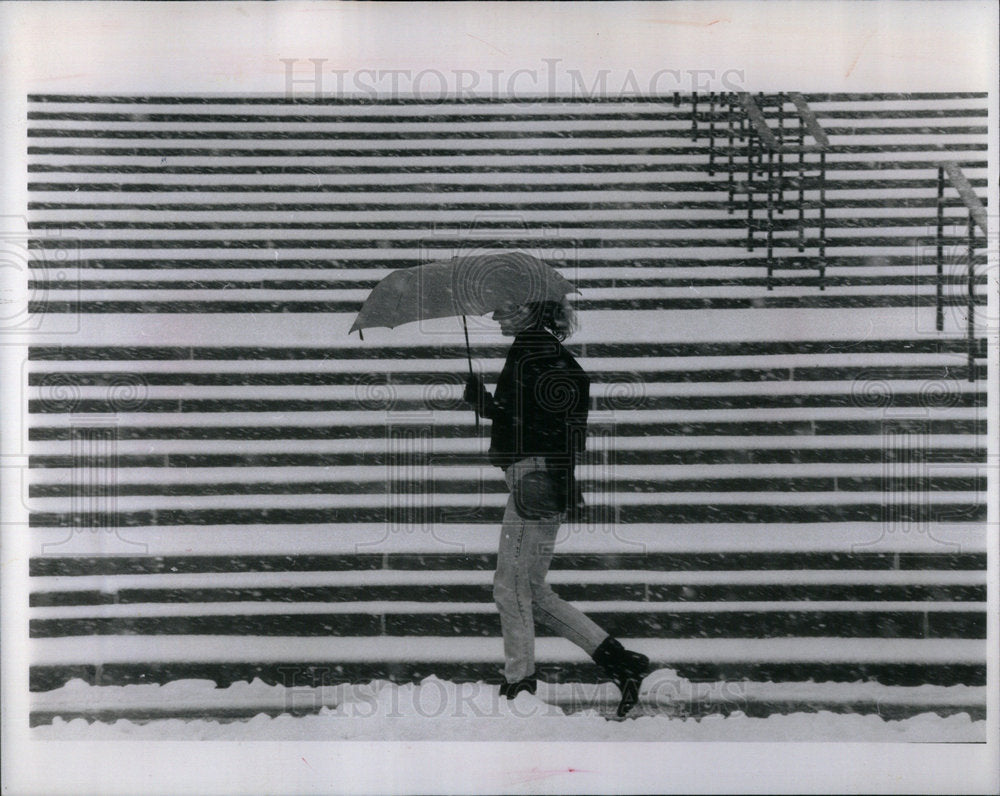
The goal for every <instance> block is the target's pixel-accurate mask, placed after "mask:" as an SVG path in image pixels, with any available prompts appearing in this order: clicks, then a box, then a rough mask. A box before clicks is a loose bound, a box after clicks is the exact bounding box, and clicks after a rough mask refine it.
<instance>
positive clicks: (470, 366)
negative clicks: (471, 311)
mask: <svg viewBox="0 0 1000 796" xmlns="http://www.w3.org/2000/svg"><path fill="white" fill-rule="evenodd" d="M462 329H463V330H464V331H465V356H466V357H467V358H468V360H469V377H470V378H471V377H472V376H473V375H474V374H473V373H472V349H471V348H470V347H469V327H468V326H467V325H466V323H465V316H464V315H463V316H462ZM472 411H473V413H475V415H476V430H477V431H478V430H479V412H477V411H476V408H475V407H473V408H472Z"/></svg>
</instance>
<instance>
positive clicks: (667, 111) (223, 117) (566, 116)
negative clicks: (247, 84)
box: [28, 98, 987, 124]
mask: <svg viewBox="0 0 1000 796" xmlns="http://www.w3.org/2000/svg"><path fill="white" fill-rule="evenodd" d="M699 99H701V100H702V104H701V109H700V113H699V121H700V122H704V121H711V120H712V119H713V112H712V111H706V110H705V109H704V108H705V104H707V103H708V102H711V103H713V104H714V105H715V107H716V110H715V111H714V119H715V120H718V121H725V120H726V119H727V116H726V112H725V111H724V110H723V109H722V108H721V106H723V105H724V104H725V102H724V100H719V101H716V100H714V99H709V98H699ZM600 110H603V109H600ZM813 113H814V114H815V116H816V118H817V119H912V118H927V119H945V118H965V117H981V118H986V115H987V111H986V108H904V109H898V110H897V109H892V110H889V109H884V108H883V109H875V110H871V109H861V108H851V109H849V110H827V109H824V108H817V109H814V110H813ZM764 116H765V118H778V117H779V114H778V113H777V112H775V111H774V110H771V109H768V110H766V111H764ZM690 118H691V112H690V110H689V109H687V108H684V109H678V110H674V109H673V108H672V107H666V108H660V109H657V110H655V111H633V112H624V111H610V112H604V113H594V112H593V111H591V112H589V113H588V114H587V115H585V116H583V115H581V114H580V113H545V114H536V113H533V114H531V115H530V116H528V115H525V114H516V113H507V114H472V113H467V114H461V113H458V114H438V115H431V114H428V115H426V116H416V115H412V116H411V115H409V114H408V115H406V116H400V115H399V114H391V115H381V116H378V115H370V116H369V115H365V116H360V115H339V116H338V115H334V114H321V115H317V114H312V115H307V114H296V115H288V114H285V115H278V114H273V115H271V114H220V113H144V114H139V115H137V114H134V113H107V112H104V113H96V112H91V113H86V112H81V111H28V120H29V121H34V120H37V121H84V122H132V123H136V122H139V123H157V122H163V123H168V124H184V123H195V122H202V123H226V122H232V123H234V124H261V123H270V122H278V123H286V124H296V123H297V124H306V123H309V124H313V123H328V124H351V123H361V124H375V123H389V124H391V123H397V124H398V123H401V122H406V123H419V124H427V123H434V122H441V123H444V122H452V123H475V122H486V123H496V122H526V121H529V120H530V121H532V122H535V121H589V120H591V119H602V120H604V119H607V120H613V121H622V122H626V121H640V120H648V121H666V120H668V119H690ZM784 118H785V119H786V120H789V121H791V120H793V119H794V118H795V116H794V112H792V113H785V114H784Z"/></svg>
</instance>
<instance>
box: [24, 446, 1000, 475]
mask: <svg viewBox="0 0 1000 796" xmlns="http://www.w3.org/2000/svg"><path fill="white" fill-rule="evenodd" d="M28 461H29V464H28V466H29V467H30V468H32V469H35V468H52V467H60V468H69V467H79V466H80V461H79V459H78V458H74V457H73V456H72V455H45V456H31V457H30V458H29V460H28ZM585 461H586V462H587V463H593V464H609V465H623V464H799V463H805V464H822V463H838V464H845V463H866V464H873V463H893V462H903V463H905V464H906V465H907V466H909V465H911V464H912V463H913V462H914V461H927V462H935V463H946V462H962V463H984V462H985V461H986V449H985V447H983V446H982V445H979V446H975V445H970V446H969V447H967V448H961V447H943V448H931V449H927V448H924V449H921V450H920V451H919V452H918V451H911V450H908V449H902V448H901V449H899V450H887V449H885V448H876V447H872V448H839V447H837V448H827V449H824V448H733V449H701V448H697V449H679V450H617V451H612V452H610V453H609V454H608V455H607V457H606V458H605V457H604V456H603V454H589V455H588V457H587V458H586V459H585ZM87 465H88V466H89V467H92V468H115V467H120V468H127V467H350V466H356V465H360V466H381V465H385V466H392V467H415V466H428V467H431V466H442V467H443V466H448V465H465V466H487V465H488V462H487V461H486V457H485V456H478V455H470V454H464V455H463V454H458V453H455V454H450V453H440V454H434V455H433V457H424V456H421V455H419V454H399V455H396V456H392V455H387V454H385V453H381V452H373V453H258V454H240V453H172V454H159V455H126V454H120V455H118V456H115V457H112V458H106V457H100V456H91V457H88V458H87Z"/></svg>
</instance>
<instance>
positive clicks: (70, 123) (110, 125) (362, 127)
mask: <svg viewBox="0 0 1000 796" xmlns="http://www.w3.org/2000/svg"><path fill="white" fill-rule="evenodd" d="M175 112H176V111H175ZM185 112H186V113H197V112H198V111H195V110H189V111H180V113H185ZM245 113H247V114H248V115H249V114H253V110H252V109H247V110H246V111H245ZM299 113H310V112H309V111H305V112H302V111H300V112H299ZM690 126H691V122H690V120H689V119H688V120H685V119H683V118H673V119H629V120H627V121H626V120H622V119H601V118H591V119H586V118H584V119H560V120H558V121H552V120H549V119H541V120H534V119H530V118H528V119H512V120H506V119H488V120H485V121H465V122H462V121H458V122H456V121H451V120H444V121H440V122H424V121H409V120H407V119H405V118H403V119H394V120H392V121H389V122H373V121H368V120H366V119H363V118H359V119H358V120H357V121H355V120H353V119H352V120H351V121H344V122H341V121H331V122H308V121H263V122H258V121H249V122H248V121H238V122H233V121H222V122H217V121H194V122H188V121H178V120H175V119H174V120H172V119H167V120H164V121H147V120H145V119H137V120H135V121H99V122H95V121H87V120H78V119H51V120H50V119H31V120H29V122H28V128H29V129H30V130H37V131H39V132H41V133H44V131H46V130H94V129H99V130H102V131H103V130H112V131H113V130H119V131H121V130H124V131H126V132H130V133H136V134H138V133H143V132H163V131H165V130H169V131H170V132H220V131H224V132H229V131H233V132H239V133H245V132H288V133H300V132H314V133H316V135H317V137H326V139H327V141H328V142H329V141H331V140H336V139H335V136H336V135H337V133H368V134H371V135H373V136H376V135H378V134H380V133H390V134H392V135H399V134H401V133H404V134H405V133H438V134H443V135H445V136H447V135H448V134H451V133H468V132H480V133H481V132H483V131H484V130H485V131H490V132H494V133H501V132H513V133H533V132H539V133H550V132H553V131H562V132H576V131H583V130H587V131H605V132H610V133H614V132H618V131H620V130H622V129H628V130H630V131H639V130H648V131H650V132H651V133H660V132H662V131H664V130H684V131H686V130H688V129H690ZM494 140H495V139H494ZM289 143H291V142H289ZM338 143H341V144H342V145H343V144H347V143H348V142H346V141H345V142H338ZM164 145H167V144H164Z"/></svg>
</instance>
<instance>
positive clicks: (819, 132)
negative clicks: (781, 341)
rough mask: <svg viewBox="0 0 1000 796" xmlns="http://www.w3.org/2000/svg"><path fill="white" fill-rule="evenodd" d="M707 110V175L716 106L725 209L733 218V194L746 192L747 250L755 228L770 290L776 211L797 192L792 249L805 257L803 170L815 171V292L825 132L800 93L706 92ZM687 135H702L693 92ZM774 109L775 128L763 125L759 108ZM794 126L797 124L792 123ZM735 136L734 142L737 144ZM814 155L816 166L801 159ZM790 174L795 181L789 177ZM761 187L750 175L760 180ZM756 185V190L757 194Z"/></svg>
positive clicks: (822, 248) (713, 153) (822, 254)
mask: <svg viewBox="0 0 1000 796" xmlns="http://www.w3.org/2000/svg"><path fill="white" fill-rule="evenodd" d="M707 103H708V111H707V113H705V114H704V116H705V118H706V119H707V121H708V131H707V136H708V139H709V141H708V173H709V175H711V176H714V175H715V172H716V168H717V167H716V158H717V157H718V154H719V151H720V150H722V147H716V138H717V137H719V136H720V134H719V133H718V131H717V128H716V123H717V121H719V118H720V115H721V114H720V112H719V111H718V110H717V108H718V106H719V105H721V106H724V107H725V121H726V124H725V128H726V129H725V132H724V133H722V134H721V135H725V137H726V140H727V141H726V142H727V146H726V147H725V149H724V152H725V155H726V158H727V164H726V171H727V172H728V175H727V183H728V202H727V204H728V210H729V213H730V214H732V213H733V212H735V207H736V194H737V193H746V197H747V242H746V247H747V251H753V250H754V248H755V247H756V245H757V239H756V237H755V235H754V232H755V230H756V229H758V228H761V229H763V230H764V232H765V240H766V245H767V287H768V290H772V289H773V287H774V286H773V283H772V280H773V277H774V267H775V259H774V248H775V236H774V233H775V230H776V223H775V213H778V214H783V213H784V212H785V211H786V210H787V209H788V203H787V202H786V198H785V195H786V193H787V192H788V191H789V190H792V191H796V192H797V193H798V202H797V207H798V218H797V223H796V228H797V233H798V234H797V241H796V244H797V249H798V251H799V253H804V252H805V249H806V228H807V227H808V226H809V224H808V223H807V219H806V214H805V213H806V207H807V204H809V203H808V202H807V201H806V189H807V177H806V172H807V171H814V170H815V171H817V176H816V181H815V186H814V187H815V190H817V191H818V195H817V200H816V202H815V207H816V208H817V209H818V211H819V216H818V218H817V219H816V226H817V228H818V239H817V247H818V249H819V256H818V264H817V265H816V266H815V267H816V268H817V269H818V270H819V288H820V290H822V289H823V287H824V286H823V278H824V277H825V275H826V265H825V258H826V152H827V150H828V149H829V148H830V142H829V139H828V138H827V135H826V133H825V132H824V130H823V128H822V127H821V126H820V124H819V122H818V121H817V119H816V116H815V114H814V113H813V112H812V109H810V108H809V105H808V103H807V102H806V100H805V98H804V97H803V96H802V94H800V93H798V92H788V93H784V92H782V93H779V94H776V95H770V96H765V95H764V94H757V97H756V99H755V98H754V96H753V95H751V94H749V93H739V94H737V93H734V92H729V93H726V94H722V95H716V94H714V93H713V94H709V95H708V97H707ZM789 103H791V104H792V105H793V106H794V109H795V110H794V112H790V111H788V110H787V109H786V105H787V104H789ZM674 104H675V105H676V104H677V97H676V96H675V97H674ZM691 104H692V114H691V117H692V118H691V137H692V140H697V139H698V137H699V135H704V133H702V132H701V130H700V129H699V121H701V118H702V114H701V113H700V112H699V96H698V94H697V93H693V94H692V95H691ZM766 107H774V108H775V109H776V111H777V112H776V113H775V114H772V118H774V117H776V120H777V125H776V126H772V125H771V124H769V122H768V117H767V115H766V114H765V112H764V108H766ZM786 118H787V120H790V121H792V125H791V126H789V125H788V124H786ZM796 122H797V123H796ZM807 137H811V138H812V141H813V143H806V139H807ZM737 138H738V139H739V140H738V142H737ZM808 154H817V155H819V162H818V163H809V162H807V161H806V155H808ZM786 156H788V157H790V158H792V164H791V168H789V164H788V163H787V162H786ZM738 157H745V158H746V165H745V169H744V167H741V164H738V163H737V158H738ZM744 170H745V171H746V182H741V183H739V185H738V184H737V180H736V175H737V173H739V172H742V171H744ZM791 173H794V175H795V176H794V177H792V176H790V174H791ZM765 176H766V181H765V183H764V185H763V186H760V183H759V182H758V181H757V180H756V179H755V177H765ZM758 187H760V188H761V190H757V189H758ZM759 194H760V195H763V196H764V200H763V202H762V206H760V207H759V206H758V205H757V196H758V195H759ZM758 209H763V210H764V212H765V218H764V221H763V223H762V224H758V223H757V221H756V214H757V211H758Z"/></svg>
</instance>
